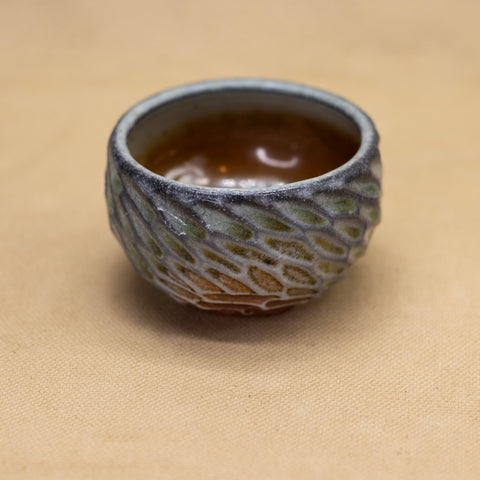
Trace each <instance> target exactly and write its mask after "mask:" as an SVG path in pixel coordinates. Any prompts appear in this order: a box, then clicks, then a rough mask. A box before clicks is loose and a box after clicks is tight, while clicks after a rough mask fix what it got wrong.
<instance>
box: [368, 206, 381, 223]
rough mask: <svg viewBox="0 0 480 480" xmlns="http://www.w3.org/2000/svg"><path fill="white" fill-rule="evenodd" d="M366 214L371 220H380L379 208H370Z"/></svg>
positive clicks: (376, 221) (375, 221)
mask: <svg viewBox="0 0 480 480" xmlns="http://www.w3.org/2000/svg"><path fill="white" fill-rule="evenodd" d="M368 216H369V218H370V220H371V221H372V222H374V223H378V222H379V221H380V217H381V214H380V209H378V208H374V209H372V210H370V212H369V214H368Z"/></svg>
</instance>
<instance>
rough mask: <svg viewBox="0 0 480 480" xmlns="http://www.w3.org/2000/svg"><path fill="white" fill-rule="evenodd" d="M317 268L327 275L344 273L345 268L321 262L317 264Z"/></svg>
mask: <svg viewBox="0 0 480 480" xmlns="http://www.w3.org/2000/svg"><path fill="white" fill-rule="evenodd" d="M318 268H319V269H320V270H321V271H322V272H324V273H328V274H334V275H340V274H341V273H343V272H344V271H345V267H341V266H340V265H335V264H334V263H329V262H321V263H319V264H318Z"/></svg>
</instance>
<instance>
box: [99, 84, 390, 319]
mask: <svg viewBox="0 0 480 480" xmlns="http://www.w3.org/2000/svg"><path fill="white" fill-rule="evenodd" d="M252 108H254V109H265V110H269V109H276V108H281V109H283V110H286V111H291V112H296V113H300V114H304V115H309V116H314V117H316V118H319V119H321V120H322V121H326V122H329V123H330V122H331V123H332V124H333V125H335V126H336V127H338V128H341V129H344V130H345V131H348V132H349V133H350V134H352V135H354V136H355V137H356V138H357V139H358V150H357V152H356V153H355V155H354V156H353V157H352V158H351V159H350V160H348V161H347V162H346V163H344V164H343V165H341V166H340V167H338V168H336V169H334V170H331V171H329V172H328V173H325V174H323V175H320V176H318V177H314V178H308V179H305V180H301V181H297V182H293V183H287V184H285V185H281V186H272V187H266V188H218V187H217V188H216V187H208V186H198V185H191V184H186V183H180V182H177V181H175V180H170V179H168V178H165V177H163V176H161V175H158V174H156V173H153V172H152V171H150V170H148V169H147V168H145V167H144V166H142V165H141V164H140V163H139V162H138V161H137V160H136V159H135V157H136V156H137V154H138V153H139V152H141V151H144V150H145V149H147V148H149V146H150V145H151V144H152V141H153V140H154V139H155V138H156V137H158V135H162V134H163V133H164V132H168V131H169V130H170V129H172V128H173V127H175V126H178V125H181V124H182V123H183V122H186V121H189V120H191V119H195V118H201V117H202V116H204V115H208V114H212V113H218V112H231V111H240V110H242V109H252ZM378 140H379V137H378V134H377V131H376V129H375V126H374V124H373V122H372V121H371V119H370V118H369V117H368V116H367V115H366V114H365V113H364V112H363V111H362V110H361V109H360V108H358V107H357V106H355V105H354V104H352V103H351V102H349V101H347V100H345V99H343V98H341V97H338V96H336V95H333V94H331V93H328V92H325V91H322V90H319V89H316V88H312V87H307V86H303V85H297V84H293V83H287V82H279V81H271V80H255V79H236V80H217V81H207V82H201V83H195V84H191V85H186V86H182V87H177V88H174V89H171V90H166V91H163V92H160V93H158V94H156V95H154V96H152V97H150V98H147V99H146V100H143V101H141V102H140V103H138V104H136V105H135V106H133V107H132V108H131V109H130V110H128V111H127V113H126V114H125V115H124V116H123V117H122V118H121V119H120V120H119V122H118V123H117V125H116V126H115V128H114V130H113V132H112V134H111V137H110V140H109V144H108V162H107V171H106V189H105V190H106V199H107V205H108V215H109V221H110V227H111V230H112V232H113V233H114V235H115V236H116V238H117V239H118V241H119V242H120V244H121V246H122V247H123V249H124V251H125V253H126V255H127V257H128V259H129V260H130V262H131V263H132V265H133V266H134V268H135V270H136V271H137V272H138V273H139V274H140V275H141V276H142V277H143V278H144V279H146V280H147V281H149V282H151V283H153V284H154V285H155V286H157V287H159V288H160V289H161V290H163V291H164V292H166V293H168V294H169V295H170V296H171V297H172V298H174V299H175V300H177V301H179V302H182V303H187V304H192V305H194V306H196V307H198V308H200V309H204V310H212V311H216V312H219V313H229V314H243V315H258V314H270V313H276V312H279V311H282V310H285V309H286V308H289V307H291V306H294V305H296V304H299V303H303V302H306V301H308V300H310V299H311V298H314V297H318V296H319V295H321V293H322V292H323V291H324V290H325V289H326V288H328V287H329V286H330V285H332V284H333V283H335V282H336V281H338V280H339V279H341V278H342V277H343V276H344V275H345V273H346V272H347V270H348V268H349V267H350V265H352V263H353V262H354V261H355V260H356V259H357V258H358V257H360V256H361V255H362V254H363V253H364V252H365V249H366V248H367V245H368V243H369V241H370V238H371V235H372V232H373V230H374V228H375V226H376V225H377V224H378V223H379V221H380V193H381V161H380V154H379V150H378Z"/></svg>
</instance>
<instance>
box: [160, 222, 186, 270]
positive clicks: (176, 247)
mask: <svg viewBox="0 0 480 480" xmlns="http://www.w3.org/2000/svg"><path fill="white" fill-rule="evenodd" d="M153 229H154V231H155V233H156V234H157V235H158V237H159V238H160V240H162V242H163V243H164V245H165V246H166V247H167V248H169V249H170V250H171V251H172V252H173V253H175V254H176V255H178V256H179V257H181V258H183V259H184V260H186V261H187V262H189V263H195V259H194V258H193V257H192V256H191V255H190V254H189V253H188V251H187V250H186V248H185V247H184V246H183V245H182V244H181V243H179V242H177V241H176V240H175V239H174V238H173V237H172V236H171V235H170V234H169V233H168V230H167V229H166V227H164V226H163V225H161V224H159V223H158V222H155V223H154V224H153Z"/></svg>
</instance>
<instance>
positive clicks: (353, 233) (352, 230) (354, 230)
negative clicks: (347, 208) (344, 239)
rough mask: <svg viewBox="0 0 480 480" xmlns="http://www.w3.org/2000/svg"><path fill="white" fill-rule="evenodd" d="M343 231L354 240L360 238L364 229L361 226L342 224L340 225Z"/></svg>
mask: <svg viewBox="0 0 480 480" xmlns="http://www.w3.org/2000/svg"><path fill="white" fill-rule="evenodd" d="M340 229H341V230H342V232H345V233H346V234H347V235H348V236H349V237H350V238H352V239H353V240H358V239H359V238H360V235H361V234H362V230H361V228H359V227H353V226H351V225H342V226H341V227H340Z"/></svg>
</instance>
